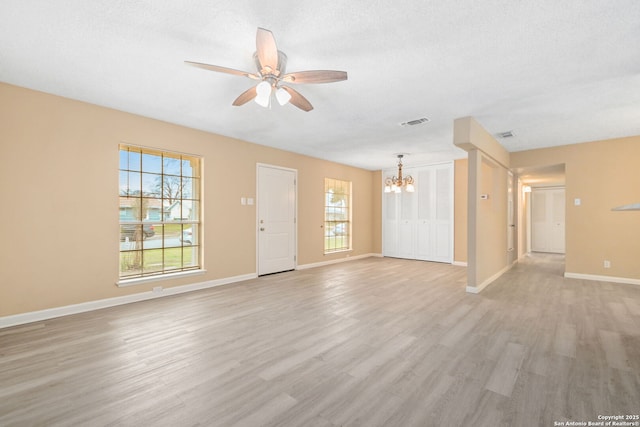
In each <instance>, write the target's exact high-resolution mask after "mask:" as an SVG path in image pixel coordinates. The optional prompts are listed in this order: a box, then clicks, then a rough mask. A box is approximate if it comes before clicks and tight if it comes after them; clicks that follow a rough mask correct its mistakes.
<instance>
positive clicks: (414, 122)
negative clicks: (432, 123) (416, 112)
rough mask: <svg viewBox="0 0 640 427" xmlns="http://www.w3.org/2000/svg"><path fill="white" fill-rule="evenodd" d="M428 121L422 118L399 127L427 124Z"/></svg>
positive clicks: (401, 124)
mask: <svg viewBox="0 0 640 427" xmlns="http://www.w3.org/2000/svg"><path fill="white" fill-rule="evenodd" d="M428 121H429V119H427V118H426V117H422V118H420V119H415V120H409V121H408V122H404V123H400V126H415V125H420V124H422V123H427V122H428Z"/></svg>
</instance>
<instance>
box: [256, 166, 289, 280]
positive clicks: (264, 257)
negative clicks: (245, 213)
mask: <svg viewBox="0 0 640 427" xmlns="http://www.w3.org/2000/svg"><path fill="white" fill-rule="evenodd" d="M257 180H258V182H257V189H258V191H257V197H256V198H257V201H256V202H257V229H258V230H257V233H258V237H257V239H258V245H257V246H258V256H257V260H258V267H257V270H258V275H264V274H271V273H278V272H281V271H289V270H293V269H295V267H296V250H297V249H296V211H297V206H296V180H297V171H296V170H293V169H287V168H280V167H276V166H269V165H263V164H259V165H258V171H257Z"/></svg>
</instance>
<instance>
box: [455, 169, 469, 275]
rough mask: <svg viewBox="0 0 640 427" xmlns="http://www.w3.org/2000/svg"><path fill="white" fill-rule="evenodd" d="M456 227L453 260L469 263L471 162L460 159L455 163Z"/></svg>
mask: <svg viewBox="0 0 640 427" xmlns="http://www.w3.org/2000/svg"><path fill="white" fill-rule="evenodd" d="M453 168H454V173H455V176H454V194H453V198H454V201H453V203H454V226H453V234H454V240H453V260H454V261H455V262H461V263H466V262H467V209H468V207H467V180H468V179H469V173H468V168H469V162H468V160H467V159H459V160H456V161H455V162H454V165H453Z"/></svg>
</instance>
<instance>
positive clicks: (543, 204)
mask: <svg viewBox="0 0 640 427" xmlns="http://www.w3.org/2000/svg"><path fill="white" fill-rule="evenodd" d="M564 222H565V194H564V188H553V189H533V191H532V192H531V250H532V251H534V252H552V253H564V252H565V237H564V234H565V223H564Z"/></svg>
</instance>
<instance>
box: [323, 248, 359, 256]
mask: <svg viewBox="0 0 640 427" xmlns="http://www.w3.org/2000/svg"><path fill="white" fill-rule="evenodd" d="M345 252H353V249H340V250H339V251H331V252H325V253H324V254H325V255H333V254H342V253H345Z"/></svg>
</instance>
